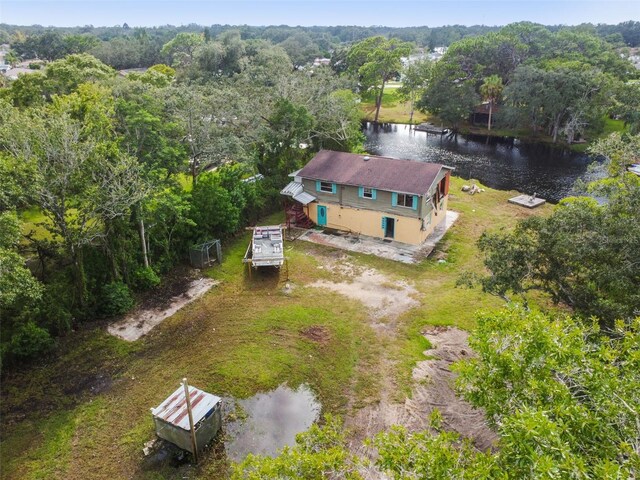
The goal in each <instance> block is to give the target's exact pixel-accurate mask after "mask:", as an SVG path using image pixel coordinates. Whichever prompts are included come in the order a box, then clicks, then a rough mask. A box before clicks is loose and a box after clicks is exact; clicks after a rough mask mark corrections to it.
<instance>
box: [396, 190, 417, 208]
mask: <svg viewBox="0 0 640 480" xmlns="http://www.w3.org/2000/svg"><path fill="white" fill-rule="evenodd" d="M413 197H414V195H406V194H404V193H399V194H398V206H399V207H408V208H413Z"/></svg>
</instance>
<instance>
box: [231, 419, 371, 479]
mask: <svg viewBox="0 0 640 480" xmlns="http://www.w3.org/2000/svg"><path fill="white" fill-rule="evenodd" d="M357 464H358V462H357V461H356V458H355V457H354V455H353V454H351V453H350V452H349V450H348V447H347V442H346V439H345V433H344V431H343V430H342V422H341V421H340V420H339V419H337V418H335V417H332V416H331V415H326V416H325V417H324V425H323V426H322V427H320V426H318V425H317V424H314V425H312V426H311V428H309V430H307V431H306V432H303V433H300V434H298V435H297V436H296V445H295V446H294V447H285V448H284V449H283V450H282V452H281V453H280V454H279V455H278V456H277V457H275V458H271V457H267V456H257V455H249V456H247V458H246V459H245V460H244V461H243V462H242V463H241V464H239V465H237V466H236V467H235V468H234V471H233V475H232V477H231V478H233V479H236V480H239V479H251V480H258V479H266V478H280V479H296V478H305V479H309V480H320V479H331V478H345V479H359V478H362V477H361V476H360V475H359V473H358V470H357Z"/></svg>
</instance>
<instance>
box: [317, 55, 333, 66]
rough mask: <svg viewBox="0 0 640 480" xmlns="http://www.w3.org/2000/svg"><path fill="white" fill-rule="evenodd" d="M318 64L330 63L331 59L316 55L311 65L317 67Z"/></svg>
mask: <svg viewBox="0 0 640 480" xmlns="http://www.w3.org/2000/svg"><path fill="white" fill-rule="evenodd" d="M320 65H331V59H330V58H318V57H316V58H315V60H314V61H313V66H314V67H319V66H320Z"/></svg>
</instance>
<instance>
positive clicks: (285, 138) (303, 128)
mask: <svg viewBox="0 0 640 480" xmlns="http://www.w3.org/2000/svg"><path fill="white" fill-rule="evenodd" d="M268 123H269V130H267V131H266V132H265V136H264V140H263V144H262V146H261V148H260V150H261V151H260V158H259V160H258V170H259V171H260V173H262V174H263V175H267V176H274V177H279V178H286V175H288V174H289V173H291V172H292V171H294V170H296V169H297V168H299V167H300V165H301V160H303V159H304V158H305V156H306V152H305V151H304V149H303V148H301V144H304V143H307V144H308V143H310V142H311V130H312V128H313V126H314V118H313V116H312V115H311V114H310V113H309V111H308V110H307V108H306V107H305V106H304V105H296V104H294V103H293V102H291V101H289V100H287V99H286V98H279V99H278V100H277V101H276V103H275V106H274V110H273V113H272V114H271V116H270V117H269V119H268Z"/></svg>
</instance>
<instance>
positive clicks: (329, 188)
mask: <svg viewBox="0 0 640 480" xmlns="http://www.w3.org/2000/svg"><path fill="white" fill-rule="evenodd" d="M320 191H321V192H327V193H333V183H331V182H320Z"/></svg>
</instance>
